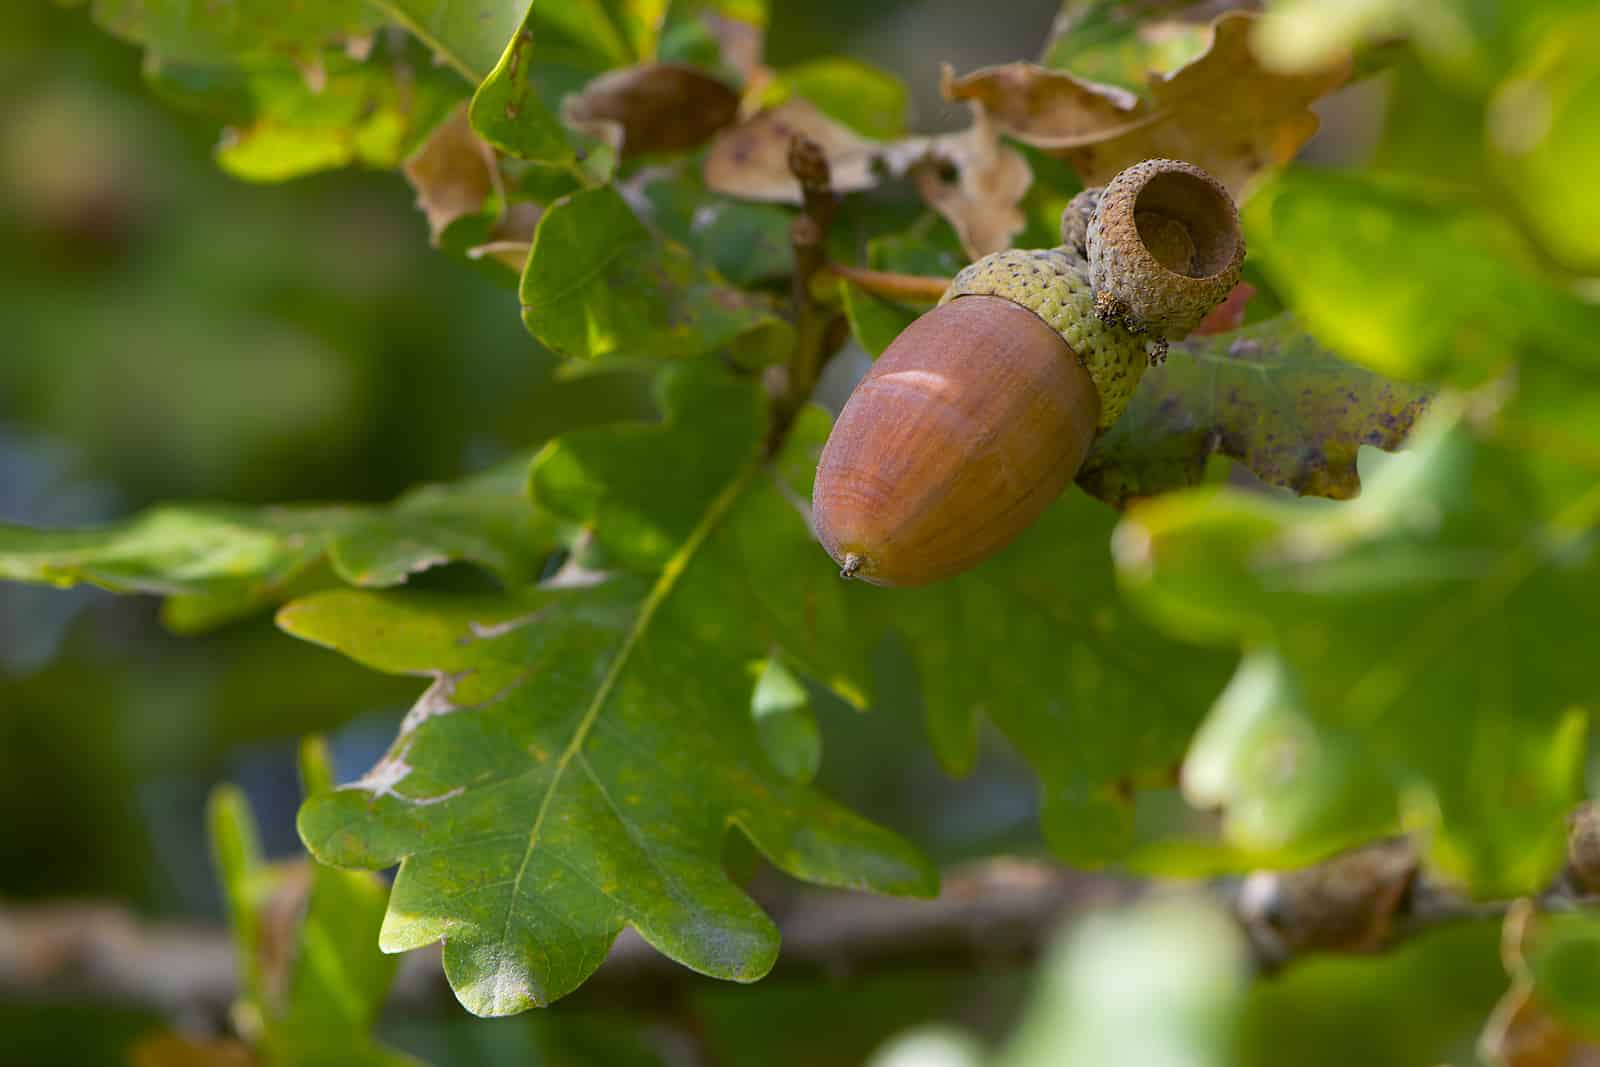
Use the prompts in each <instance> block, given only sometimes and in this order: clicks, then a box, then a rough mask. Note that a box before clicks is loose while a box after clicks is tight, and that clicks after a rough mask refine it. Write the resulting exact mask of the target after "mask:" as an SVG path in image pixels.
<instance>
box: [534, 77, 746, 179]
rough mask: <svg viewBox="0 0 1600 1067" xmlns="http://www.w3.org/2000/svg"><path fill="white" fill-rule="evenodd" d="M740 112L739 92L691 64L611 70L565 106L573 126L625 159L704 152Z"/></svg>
mask: <svg viewBox="0 0 1600 1067" xmlns="http://www.w3.org/2000/svg"><path fill="white" fill-rule="evenodd" d="M738 111H739V97H738V94H737V93H735V92H734V91H733V90H732V89H730V88H728V86H726V85H724V84H723V83H722V82H720V81H718V80H717V79H716V78H713V77H712V76H711V75H709V74H707V73H706V72H705V71H703V70H700V69H699V68H698V67H692V66H690V65H688V64H686V63H643V64H640V65H639V66H636V67H626V68H624V69H622V70H614V71H611V72H610V73H608V74H604V75H602V76H600V77H598V78H596V79H595V80H594V81H592V82H590V83H589V84H588V85H586V86H584V88H583V91H582V92H581V93H577V94H575V95H573V96H569V97H567V98H566V99H565V100H564V101H562V105H561V117H562V118H563V119H564V120H565V121H566V122H567V124H568V125H570V126H573V127H575V128H577V129H578V130H580V131H582V132H584V133H587V134H589V135H590V136H591V137H595V138H597V139H599V140H601V141H603V142H605V143H606V144H609V145H611V146H612V147H613V148H615V149H616V150H617V152H618V153H619V154H620V155H622V156H625V157H626V156H637V155H642V154H645V153H650V152H686V151H688V150H689V149H692V148H698V147H699V146H700V145H702V144H704V143H705V141H706V140H707V139H708V138H709V137H710V136H711V135H712V134H714V133H716V132H717V131H718V130H720V129H722V128H723V127H724V126H726V125H728V124H729V123H730V122H732V121H733V120H734V117H735V116H736V115H737V114H738Z"/></svg>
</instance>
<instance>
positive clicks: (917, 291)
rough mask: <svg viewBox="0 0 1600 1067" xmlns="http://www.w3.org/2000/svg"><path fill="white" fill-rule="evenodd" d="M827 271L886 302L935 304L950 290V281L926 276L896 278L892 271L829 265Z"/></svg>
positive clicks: (909, 275) (897, 276) (915, 275)
mask: <svg viewBox="0 0 1600 1067" xmlns="http://www.w3.org/2000/svg"><path fill="white" fill-rule="evenodd" d="M827 269H828V271H829V272H830V273H833V274H836V275H838V276H839V277H841V278H843V279H844V280H845V281H847V282H849V283H850V284H851V285H855V286H858V287H860V288H862V289H865V290H866V291H867V292H869V293H871V294H872V295H873V296H881V297H883V298H884V299H886V300H908V301H911V302H913V303H919V304H937V303H938V302H939V298H940V297H941V296H943V295H944V291H945V290H946V289H948V288H950V279H949V278H939V277H935V276H933V275H929V274H897V273H895V272H894V271H887V270H871V269H869V268H867V267H849V266H846V265H844V264H843V263H830V264H828V268H827Z"/></svg>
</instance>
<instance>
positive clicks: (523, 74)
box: [407, 0, 667, 180]
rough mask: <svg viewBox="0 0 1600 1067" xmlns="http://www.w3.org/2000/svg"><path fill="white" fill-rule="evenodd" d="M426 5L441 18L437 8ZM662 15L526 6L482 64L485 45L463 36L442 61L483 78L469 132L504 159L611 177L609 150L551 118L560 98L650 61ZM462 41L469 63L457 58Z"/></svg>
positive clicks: (618, 8)
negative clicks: (451, 59)
mask: <svg viewBox="0 0 1600 1067" xmlns="http://www.w3.org/2000/svg"><path fill="white" fill-rule="evenodd" d="M407 6H411V5H410V4H409V3H408V5H407ZM419 6H420V5H419ZM426 6H429V7H432V8H435V9H436V14H435V17H436V18H438V17H439V15H438V14H437V4H428V5H426ZM502 6H503V5H502ZM666 8H667V4H666V2H665V0H562V2H561V3H542V2H532V3H529V4H528V5H527V7H526V11H525V14H524V16H523V17H522V19H521V20H520V22H519V23H517V24H515V25H513V26H511V27H510V32H508V33H504V34H503V35H502V36H500V37H499V38H498V40H497V42H495V43H494V52H493V58H491V59H490V60H489V62H488V63H487V65H484V60H485V58H486V57H488V56H489V52H488V49H487V45H488V44H489V42H488V41H487V40H482V41H480V40H478V39H477V38H478V34H477V33H476V32H473V31H467V32H464V33H461V34H460V36H462V38H463V41H462V47H461V48H459V49H454V48H452V49H450V50H449V51H448V52H447V54H458V55H460V59H459V65H460V66H461V67H462V69H463V70H468V71H470V75H469V76H470V77H472V79H473V80H474V81H478V80H480V79H481V84H480V85H479V86H478V91H477V93H476V94H475V95H474V96H473V100H472V109H471V118H472V125H473V128H474V129H476V130H477V131H478V133H479V135H480V136H482V137H483V139H484V140H486V141H488V142H489V143H490V144H492V145H494V146H496V147H497V148H499V149H501V150H502V151H503V152H506V153H508V154H510V155H513V156H517V157H519V158H522V159H527V160H533V161H535V162H540V163H548V164H552V165H558V166H563V167H568V168H574V167H577V165H578V164H580V163H581V165H582V170H583V171H585V172H586V173H588V174H590V175H591V176H592V177H594V178H597V179H599V180H605V179H607V178H609V177H610V174H611V172H612V171H613V170H614V169H615V166H616V158H615V152H614V151H613V149H612V148H611V146H609V145H606V144H604V143H602V142H601V141H598V140H595V139H592V138H589V137H586V136H583V135H581V134H578V133H576V132H575V131H571V130H568V129H566V128H565V127H563V126H562V124H561V122H559V121H558V120H557V118H556V115H557V114H558V112H559V110H560V104H561V101H562V99H563V98H564V97H565V96H567V95H568V94H570V93H575V92H577V91H578V90H579V89H581V88H582V87H583V86H584V84H585V83H586V82H588V81H589V80H590V79H592V78H594V77H595V76H597V75H599V74H601V73H604V72H605V71H607V70H612V69H615V68H618V67H626V66H629V65H631V64H633V63H636V62H639V61H641V60H646V61H647V60H650V59H652V58H653V57H654V56H655V52H656V46H657V44H658V42H659V36H660V32H661V28H662V25H663V22H664V20H665V18H666ZM493 22H494V26H495V31H496V33H500V32H501V31H502V30H504V29H505V28H506V27H505V25H504V24H503V22H502V21H501V20H500V19H494V20H493ZM467 41H471V42H472V43H471V48H470V51H471V53H472V54H471V55H470V57H469V56H467V55H464V54H461V53H465V52H466V51H467V50H468V49H467V47H466V44H467ZM491 68H492V69H491Z"/></svg>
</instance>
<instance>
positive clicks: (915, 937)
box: [0, 842, 1594, 1019]
mask: <svg viewBox="0 0 1600 1067" xmlns="http://www.w3.org/2000/svg"><path fill="white" fill-rule="evenodd" d="M1409 849H1410V845H1409V844H1408V843H1404V842H1400V843H1396V842H1385V843H1380V844H1378V845H1375V846H1370V847H1368V848H1365V849H1358V850H1355V851H1353V852H1350V853H1345V854H1343V855H1341V856H1338V857H1335V858H1334V859H1332V860H1330V861H1328V862H1327V863H1324V864H1319V865H1317V866H1316V867H1313V868H1307V869H1305V870H1302V871H1296V872H1287V873H1283V874H1271V875H1259V874H1258V875H1252V876H1251V877H1250V878H1247V879H1242V880H1241V879H1224V880H1219V881H1217V882H1215V883H1212V884H1211V886H1210V887H1209V890H1208V892H1210V893H1211V894H1212V895H1213V896H1214V897H1215V898H1216V899H1217V900H1218V901H1219V902H1220V903H1222V904H1223V905H1225V906H1226V907H1228V908H1229V910H1230V911H1232V912H1233V913H1234V914H1235V915H1237V916H1238V917H1239V919H1240V922H1241V925H1242V926H1243V928H1244V930H1245V931H1246V933H1247V935H1248V936H1249V939H1250V943H1251V946H1252V948H1253V951H1254V955H1255V958H1256V960H1257V962H1258V964H1259V965H1260V966H1261V967H1262V968H1263V969H1264V970H1270V969H1274V968H1276V967H1277V966H1280V965H1282V964H1283V963H1285V962H1288V961H1290V960H1293V959H1299V958H1302V957H1304V956H1309V955H1315V954H1319V953H1329V952H1344V953H1352V952H1354V953H1365V952H1374V951H1380V950H1382V949H1386V948H1389V947H1392V946H1394V945H1395V944H1398V943H1400V942H1402V941H1405V940H1407V939H1409V938H1412V937H1415V936H1417V935H1418V934H1421V933H1423V932H1425V931H1427V930H1430V929H1433V928H1435V927H1438V926H1441V925H1445V924H1449V923H1456V922H1462V921H1468V920H1474V919H1483V918H1488V917H1493V916H1498V915H1502V914H1504V912H1505V910H1506V909H1507V908H1508V907H1509V906H1510V902H1509V901H1500V902H1479V903H1475V902H1472V901H1469V900H1466V899H1465V898H1463V897H1460V896H1459V895H1457V894H1455V893H1453V892H1451V891H1449V890H1447V889H1444V888H1442V887H1439V886H1434V885H1431V884H1429V883H1427V882H1426V881H1423V880H1421V879H1419V878H1417V877H1416V874H1415V870H1414V864H1415V857H1414V855H1410V854H1409ZM1161 888H1163V886H1162V884H1161V883H1155V882H1150V881H1143V880H1139V879H1133V878H1119V877H1114V876H1111V875H1103V874H1087V873H1084V872H1080V871H1073V870H1068V869H1064V868H1061V867H1057V866H1054V865H1051V864H1046V863H1041V862H1033V861H1022V860H996V861H989V862H986V863H983V864H980V865H977V866H975V867H971V868H967V869H965V870H958V871H956V872H953V873H951V874H950V875H948V876H947V877H946V878H945V885H944V891H943V893H942V894H941V895H940V896H939V897H938V899H936V900H927V901H918V900H906V899H900V898H893V897H879V896H872V895H868V894H862V893H847V892H836V891H827V890H813V889H798V890H795V891H794V892H793V893H792V894H791V895H789V896H788V897H786V898H785V899H783V900H777V901H774V900H767V901H765V903H766V906H767V907H768V909H769V910H770V911H771V912H772V913H773V915H774V918H775V919H776V920H777V922H778V926H779V929H780V930H781V932H782V935H783V950H782V952H781V954H780V955H779V957H778V962H777V965H776V966H775V967H774V969H773V972H772V975H771V976H770V977H771V979H774V980H780V981H781V980H785V979H802V980H805V979H809V980H815V979H818V978H823V979H832V980H838V979H844V978H854V977H861V976H866V975H872V974H880V973H885V972H895V971H905V970H911V969H939V970H947V971H971V970H974V969H995V968H1003V967H1017V966H1021V965H1023V964H1026V963H1028V962H1030V961H1031V960H1032V959H1034V958H1035V957H1036V956H1037V954H1038V952H1039V950H1040V949H1041V948H1042V947H1043V946H1044V945H1045V944H1046V943H1047V942H1048V941H1049V939H1050V937H1051V935H1052V934H1053V932H1054V930H1055V929H1056V927H1057V926H1059V925H1060V923H1061V922H1062V921H1063V920H1065V919H1066V918H1068V917H1069V916H1072V915H1075V914H1078V913H1082V912H1086V911H1089V910H1091V909H1094V908H1101V907H1106V906H1110V905H1115V904H1121V903H1126V902H1128V901H1131V900H1134V899H1136V898H1138V897H1140V896H1142V895H1144V894H1146V893H1148V892H1151V891H1152V890H1159V889H1161ZM1593 899H1594V898H1592V897H1585V896H1583V895H1582V894H1581V892H1579V893H1577V894H1574V892H1573V891H1572V890H1571V889H1570V888H1569V887H1567V886H1566V884H1565V880H1563V881H1561V882H1558V883H1557V885H1556V886H1555V887H1553V888H1552V889H1551V891H1550V892H1549V893H1547V894H1546V895H1545V897H1544V898H1542V899H1541V901H1540V905H1541V907H1545V908H1547V909H1560V908H1568V907H1573V906H1578V905H1580V904H1583V905H1588V904H1592V903H1593ZM1341 908H1343V909H1352V910H1348V911H1346V912H1341V911H1340V910H1339V909H1341ZM715 984H717V983H716V982H715V981H714V980H713V979H709V978H704V977H701V976H699V975H696V974H694V973H693V972H691V971H689V970H687V969H685V968H683V967H681V966H679V965H678V964H676V963H674V962H672V961H671V960H669V959H667V958H666V957H665V956H662V955H661V954H660V953H658V952H657V951H656V950H655V949H653V948H651V947H650V946H649V945H648V944H646V943H645V941H644V939H643V938H641V937H639V935H638V934H636V933H635V932H633V931H632V930H631V929H630V930H627V931H625V932H624V933H623V934H622V936H621V937H619V938H618V939H617V942H616V944H615V945H614V946H613V948H612V950H611V954H610V955H609V956H608V957H607V959H606V962H605V963H604V964H603V965H602V966H601V967H600V969H599V970H598V971H597V972H596V973H595V975H594V976H593V977H592V978H591V979H590V980H589V981H588V982H587V983H586V984H585V985H584V986H583V987H582V988H581V989H580V990H579V991H578V992H577V993H575V994H573V996H572V998H571V1000H572V1001H573V1002H574V1003H581V1004H585V1005H587V1006H590V1007H601V1008H620V1009H627V1010H635V1011H649V1012H654V1013H659V1012H661V1011H662V1010H663V1009H670V1007H671V1006H672V1005H673V1004H676V1003H680V1002H681V998H682V997H683V996H685V995H686V994H688V993H690V992H692V991H693V990H694V989H696V988H700V987H704V986H707V985H715ZM235 989H236V978H235V975H234V971H233V964H232V951H231V946H230V942H229V939H228V937H227V934H226V932H225V931H223V930H222V929H220V928H205V927H197V926H193V925H183V924H172V923H146V922H143V921H141V920H139V919H137V918H135V917H134V916H133V915H132V914H131V913H129V912H127V911H126V910H124V909H121V908H119V907H117V906H115V905H109V904H103V903H76V904H58V905H51V906H42V907H40V906H36V907H18V908H13V909H4V908H0V1001H3V1000H10V1001H25V1002H26V1001H31V1002H40V1001H58V1002H74V1003H84V1002H90V1003H105V1004H119V1005H124V1006H130V1007H138V1008H143V1009H147V1010H151V1011H155V1012H159V1013H163V1014H166V1015H169V1016H171V1017H175V1018H190V1019H192V1018H196V1017H200V1018H209V1019H221V1018H223V1017H224V1015H225V1011H226V1007H227V1005H228V1004H229V1003H230V1002H231V1001H232V999H233V997H234V994H235ZM452 1004H453V997H452V996H451V994H450V991H449V988H448V986H447V985H446V984H445V981H444V974H443V969H442V968H441V966H440V962H439V950H438V948H437V946H435V947H433V948H431V949H424V950H421V951H417V952H412V953H408V954H407V955H406V956H405V957H404V960H403V963H402V966H401V969H400V973H399V976H398V977H397V979H396V981H395V984H394V987H393V989H392V990H391V991H390V998H389V1006H390V1008H391V1010H396V1011H405V1012H417V1011H439V1010H445V1009H448V1008H449V1007H450V1006H451V1005H452Z"/></svg>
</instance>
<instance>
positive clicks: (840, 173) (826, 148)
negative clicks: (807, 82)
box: [705, 98, 883, 204]
mask: <svg viewBox="0 0 1600 1067" xmlns="http://www.w3.org/2000/svg"><path fill="white" fill-rule="evenodd" d="M796 136H803V137H806V138H808V139H810V140H812V141H815V142H816V144H817V145H818V146H819V147H820V148H821V149H822V152H823V155H825V156H827V157H828V170H829V173H830V175H831V177H832V182H833V189H834V191H835V192H839V193H854V192H860V191H862V190H864V189H871V188H872V187H873V186H875V185H877V184H878V176H877V175H876V174H874V173H873V160H874V159H876V158H878V157H879V155H880V154H881V152H882V148H883V146H882V145H880V144H879V143H878V142H876V141H870V140H868V139H867V138H865V137H862V136H860V135H859V134H857V133H856V132H855V131H854V130H851V129H850V128H849V127H848V126H845V125H844V124H842V123H838V122H835V121H834V120H833V119H830V118H829V117H828V116H826V115H824V114H823V113H822V112H821V111H819V110H817V108H816V107H814V106H813V105H812V104H810V103H808V102H807V101H805V100H802V99H799V98H795V99H792V100H787V101H785V102H784V103H782V104H779V105H778V106H777V107H774V108H769V109H768V110H766V111H762V112H760V113H758V114H756V115H754V116H752V117H751V118H749V119H746V120H745V121H744V122H741V123H739V124H738V125H737V126H734V127H732V128H730V129H727V130H723V131H722V132H721V133H720V134H718V135H717V137H716V139H715V140H714V141H712V142H711V151H710V152H709V153H708V154H707V156H706V162H705V181H706V185H707V186H708V187H710V188H711V189H713V190H715V191H716V192H719V193H725V194H726V195H728V196H736V197H739V198H740V199H742V200H767V201H776V202H779V203H787V204H798V203H800V200H801V196H800V183H799V182H798V181H797V180H795V176H794V175H793V174H792V173H790V171H789V143H790V142H791V141H793V140H794V138H795V137H796Z"/></svg>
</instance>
